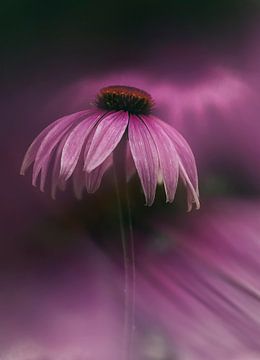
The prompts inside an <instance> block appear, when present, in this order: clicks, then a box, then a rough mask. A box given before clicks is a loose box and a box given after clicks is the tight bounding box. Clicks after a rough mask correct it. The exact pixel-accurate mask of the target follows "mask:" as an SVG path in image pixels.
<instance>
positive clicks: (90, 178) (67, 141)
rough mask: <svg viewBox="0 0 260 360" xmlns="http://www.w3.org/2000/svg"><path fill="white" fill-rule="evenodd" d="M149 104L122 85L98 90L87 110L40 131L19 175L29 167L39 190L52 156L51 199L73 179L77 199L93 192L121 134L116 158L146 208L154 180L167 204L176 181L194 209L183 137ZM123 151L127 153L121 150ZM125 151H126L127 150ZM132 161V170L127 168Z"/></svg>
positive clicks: (194, 186) (192, 168)
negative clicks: (134, 182)
mask: <svg viewBox="0 0 260 360" xmlns="http://www.w3.org/2000/svg"><path fill="white" fill-rule="evenodd" d="M153 105H154V104H153V100H152V98H151V97H150V95H149V94H148V93H146V92H144V91H142V90H139V89H137V88H133V87H126V86H110V87H105V88H102V89H101V90H100V91H99V93H98V95H97V97H96V100H95V105H94V106H93V107H92V108H90V109H89V110H85V111H80V112H77V113H74V114H72V115H68V116H64V117H62V118H61V119H59V120H57V121H56V122H54V123H53V124H51V125H49V126H48V127H47V128H46V129H44V130H43V131H42V132H41V133H40V135H39V136H38V137H37V138H36V139H35V140H34V142H33V143H32V145H31V146H30V147H29V149H28V151H27V153H26V155H25V158H24V161H23V164H22V168H21V174H24V173H25V171H26V169H27V168H28V167H29V166H30V165H31V164H32V163H33V162H34V167H33V185H36V181H37V178H38V175H39V174H40V173H41V185H40V188H41V190H42V191H43V190H44V185H45V181H46V177H47V172H48V169H49V167H50V163H51V159H52V155H53V153H54V151H56V156H55V160H54V165H53V172H52V195H53V197H55V192H56V188H57V187H59V188H61V189H64V188H65V183H66V181H67V180H68V179H69V178H70V177H71V176H72V177H73V184H74V190H75V194H76V195H77V197H81V194H82V191H83V188H84V187H86V188H87V191H88V192H90V193H93V192H95V191H96V190H97V189H98V188H99V186H100V183H101V179H102V177H103V175H104V173H105V172H106V171H107V170H108V168H109V167H110V166H111V165H112V163H113V160H114V161H115V157H114V159H113V157H112V153H113V152H114V154H115V152H116V151H118V150H116V149H117V147H118V145H119V143H120V142H121V140H122V141H123V139H124V135H125V134H126V137H127V141H126V142H125V145H124V147H123V148H122V149H120V150H119V151H120V152H121V153H120V154H119V156H121V157H122V159H124V158H125V157H127V158H126V159H125V160H126V161H125V165H124V166H126V169H127V170H128V177H130V176H131V175H132V172H133V168H134V166H135V168H136V170H137V172H138V175H139V178H140V180H141V184H142V188H143V191H144V194H145V198H146V203H147V204H148V205H151V204H152V203H153V201H154V197H155V191H156V185H157V182H158V180H159V178H160V177H161V178H162V181H163V183H164V188H165V193H166V199H167V201H169V202H172V201H173V200H174V197H175V192H176V188H177V183H178V178H179V176H180V177H181V179H182V181H183V183H184V184H185V186H186V187H187V202H188V210H191V208H192V204H193V203H195V204H196V208H197V209H198V208H199V199H198V176H197V169H196V164H195V159H194V156H193V153H192V151H191V149H190V147H189V145H188V144H187V142H186V141H185V140H184V138H183V137H182V136H181V135H180V134H179V133H178V132H177V131H176V130H175V129H173V128H172V127H171V126H170V125H168V124H166V123H164V122H162V121H161V120H160V119H158V118H157V117H155V116H154V115H151V111H152V108H153ZM126 146H127V148H126ZM128 147H129V149H128ZM132 162H133V163H134V166H131V164H132Z"/></svg>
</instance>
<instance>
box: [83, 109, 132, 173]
mask: <svg viewBox="0 0 260 360" xmlns="http://www.w3.org/2000/svg"><path fill="white" fill-rule="evenodd" d="M128 117H129V115H128V113H127V112H125V111H118V112H114V113H112V114H111V113H110V114H109V115H107V116H106V117H104V118H103V119H102V121H101V122H100V123H99V124H98V126H97V129H96V131H95V134H94V136H93V140H92V142H91V145H90V148H89V151H88V154H87V156H86V160H85V165H84V169H85V170H87V172H91V171H93V170H94V169H95V168H96V167H98V166H99V165H100V164H102V162H103V161H104V160H105V159H106V158H107V157H108V156H109V155H110V154H111V153H112V151H113V150H114V149H115V148H116V146H117V145H118V143H119V141H120V140H121V138H122V136H123V134H124V132H125V130H126V127H127V124H128Z"/></svg>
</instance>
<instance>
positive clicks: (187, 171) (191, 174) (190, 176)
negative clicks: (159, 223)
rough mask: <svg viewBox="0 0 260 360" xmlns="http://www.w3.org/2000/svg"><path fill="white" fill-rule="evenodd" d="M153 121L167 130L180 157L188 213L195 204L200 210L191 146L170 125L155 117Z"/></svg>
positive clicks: (196, 174) (195, 169)
mask: <svg viewBox="0 0 260 360" xmlns="http://www.w3.org/2000/svg"><path fill="white" fill-rule="evenodd" d="M153 119H154V122H157V123H158V124H160V126H161V127H163V128H164V129H165V131H166V132H167V134H168V135H169V137H170V138H171V139H172V141H173V142H174V145H175V148H176V150H177V154H178V157H179V166H180V176H181V178H182V180H183V182H184V184H185V185H186V187H187V202H188V211H190V210H191V209H192V204H193V203H195V204H196V208H197V209H199V208H200V202H199V190H198V173H197V167H196V162H195V158H194V155H193V153H192V150H191V148H190V146H189V145H188V143H187V141H186V140H185V139H184V138H183V136H182V135H181V134H180V133H179V132H178V131H177V130H175V129H174V128H173V127H171V126H170V125H169V124H166V123H165V122H163V121H161V120H160V119H158V118H156V117H154V116H153Z"/></svg>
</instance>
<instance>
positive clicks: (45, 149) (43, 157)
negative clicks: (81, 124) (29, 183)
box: [33, 110, 89, 185]
mask: <svg viewBox="0 0 260 360" xmlns="http://www.w3.org/2000/svg"><path fill="white" fill-rule="evenodd" d="M88 113H89V110H85V111H80V112H77V113H75V114H72V115H67V116H64V117H63V118H62V119H60V120H61V121H59V122H58V123H56V124H55V125H54V126H53V127H52V128H51V130H50V131H49V132H48V133H47V135H46V136H45V137H44V139H43V140H42V142H41V145H40V147H39V149H38V151H37V154H36V157H35V162H34V167H33V185H36V180H37V177H38V175H39V173H40V171H41V169H42V168H44V167H47V164H48V163H49V161H50V156H51V153H52V151H53V150H54V148H55V146H56V145H57V144H58V143H59V141H60V140H61V139H62V137H63V136H64V135H65V134H66V132H67V131H68V130H69V129H70V128H71V127H72V126H73V125H76V124H77V122H78V121H80V120H81V119H82V118H84V116H86V115H87V114H88Z"/></svg>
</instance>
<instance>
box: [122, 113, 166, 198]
mask: <svg viewBox="0 0 260 360" xmlns="http://www.w3.org/2000/svg"><path fill="white" fill-rule="evenodd" d="M128 135H129V145H130V150H131V153H132V156H133V159H134V163H135V166H136V169H137V172H138V175H139V177H140V180H141V184H142V187H143V191H144V194H145V198H146V203H147V205H152V203H153V201H154V197H155V190H156V185H157V178H158V173H159V159H158V153H157V149H156V146H155V144H154V141H153V138H152V136H151V134H150V132H149V130H148V129H147V127H146V125H145V124H144V123H143V122H142V120H140V119H139V118H138V117H137V116H135V115H131V117H130V121H129V130H128Z"/></svg>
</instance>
